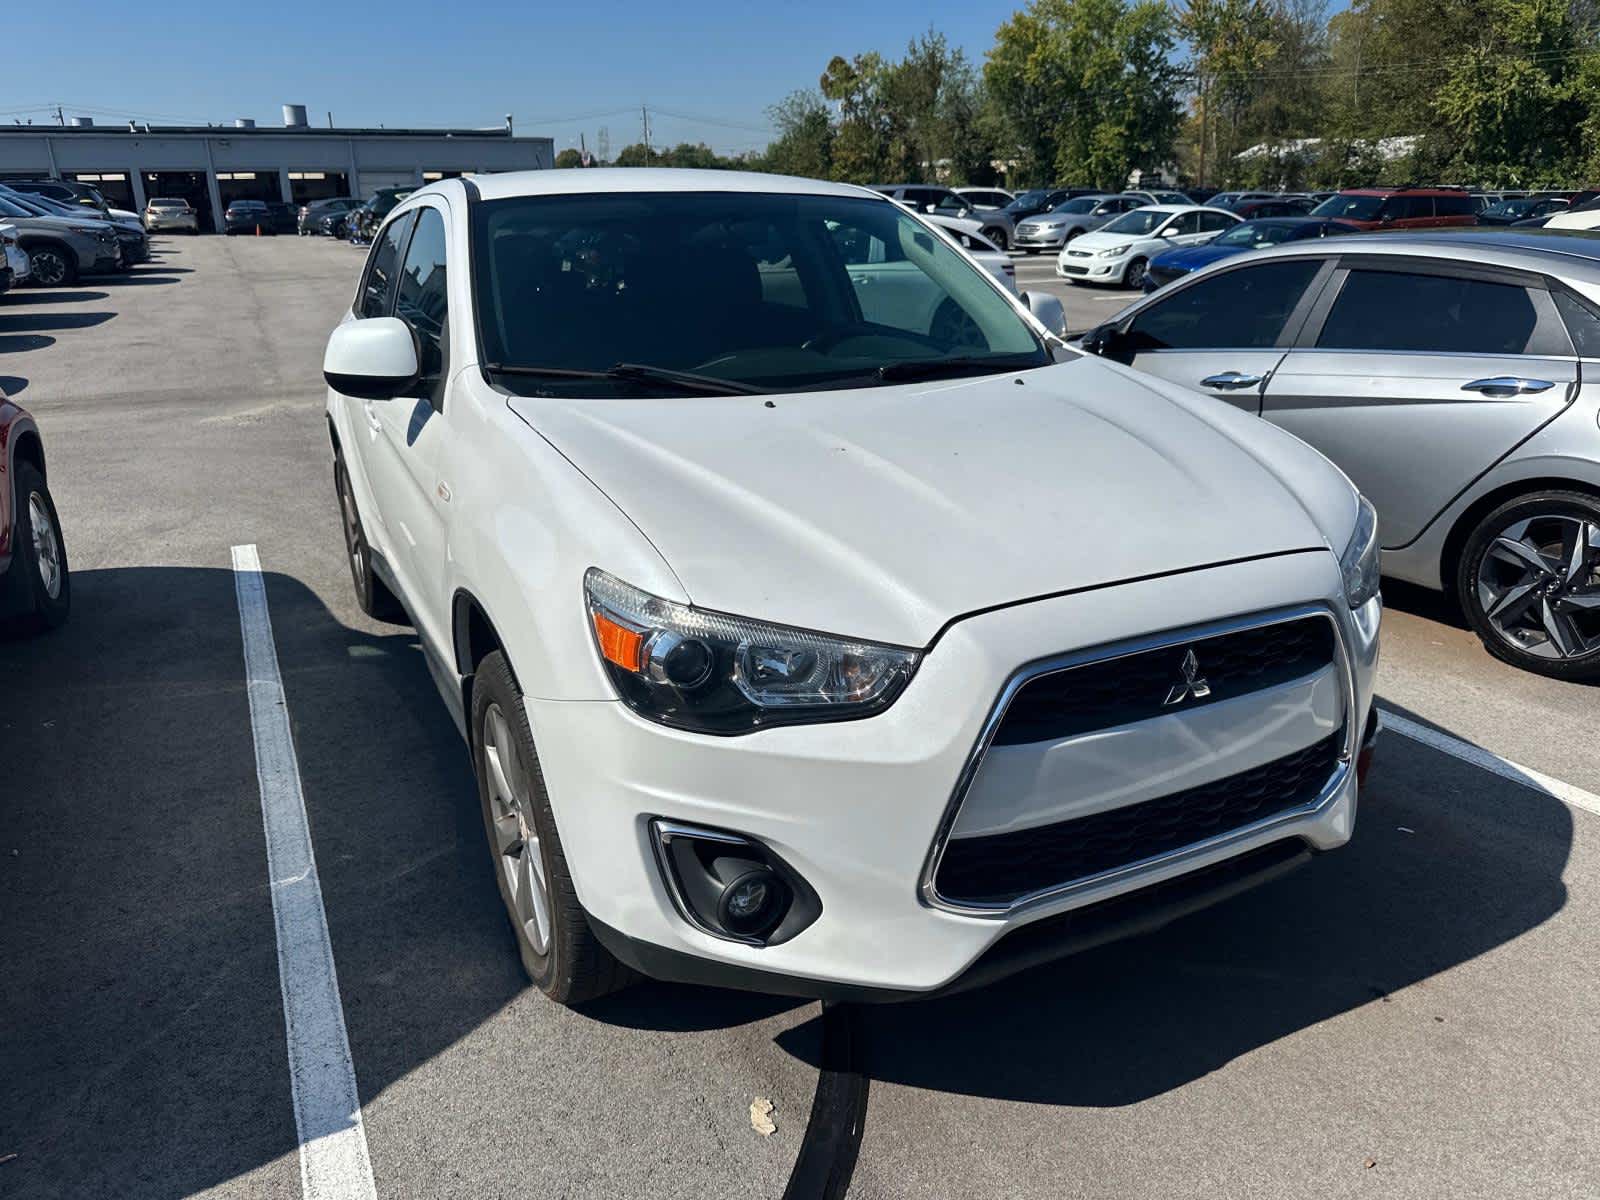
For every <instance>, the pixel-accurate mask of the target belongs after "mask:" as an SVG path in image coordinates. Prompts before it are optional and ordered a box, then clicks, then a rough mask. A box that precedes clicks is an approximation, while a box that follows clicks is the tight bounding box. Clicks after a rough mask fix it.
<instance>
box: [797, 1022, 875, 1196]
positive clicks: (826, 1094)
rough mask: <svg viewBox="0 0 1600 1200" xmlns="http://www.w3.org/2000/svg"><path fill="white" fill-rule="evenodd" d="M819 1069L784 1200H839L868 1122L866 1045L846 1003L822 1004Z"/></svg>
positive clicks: (851, 1172) (847, 1183)
mask: <svg viewBox="0 0 1600 1200" xmlns="http://www.w3.org/2000/svg"><path fill="white" fill-rule="evenodd" d="M821 1066H822V1069H821V1071H820V1072H819V1073H818V1075H817V1094H816V1096H815V1098H814V1099H813V1100H812V1101H811V1117H810V1119H809V1120H808V1121H807V1122H806V1133H805V1138H804V1140H803V1141H802V1142H801V1143H800V1154H799V1156H798V1157H797V1158H796V1159H795V1163H794V1171H793V1172H792V1173H791V1174H790V1176H789V1186H788V1187H786V1188H784V1190H783V1200H842V1197H843V1196H844V1194H845V1192H846V1191H847V1190H848V1189H849V1187H850V1177H851V1176H852V1175H854V1174H855V1169H856V1156H857V1155H858V1154H859V1153H860V1151H861V1134H862V1132H863V1130H864V1129H865V1128H866V1123H867V1070H866V1047H865V1045H864V1039H863V1037H862V1031H861V1018H860V1013H859V1011H858V1010H857V1009H856V1007H855V1006H854V1005H851V1004H824V1005H823V1006H822V1063H821Z"/></svg>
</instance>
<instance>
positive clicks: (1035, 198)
mask: <svg viewBox="0 0 1600 1200" xmlns="http://www.w3.org/2000/svg"><path fill="white" fill-rule="evenodd" d="M1049 197H1050V193H1049V192H1046V191H1032V192H1022V193H1021V194H1019V195H1018V196H1017V198H1016V199H1015V200H1013V201H1012V202H1011V203H1010V204H1008V205H1006V207H1007V208H1038V207H1039V205H1041V204H1043V203H1044V202H1045V201H1046V200H1047V199H1049Z"/></svg>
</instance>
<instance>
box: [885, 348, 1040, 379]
mask: <svg viewBox="0 0 1600 1200" xmlns="http://www.w3.org/2000/svg"><path fill="white" fill-rule="evenodd" d="M1041 365H1043V364H1041V363H1040V362H1039V358H1038V355H1035V354H985V355H975V354H957V355H953V356H952V357H950V358H926V359H916V360H912V361H907V362H892V363H885V364H884V365H883V366H881V367H879V368H878V378H879V379H882V380H885V381H895V380H908V379H936V378H938V377H939V376H940V375H960V374H963V373H964V372H967V371H971V370H973V369H974V368H988V369H990V370H993V371H1015V370H1020V369H1023V368H1027V367H1037V366H1041Z"/></svg>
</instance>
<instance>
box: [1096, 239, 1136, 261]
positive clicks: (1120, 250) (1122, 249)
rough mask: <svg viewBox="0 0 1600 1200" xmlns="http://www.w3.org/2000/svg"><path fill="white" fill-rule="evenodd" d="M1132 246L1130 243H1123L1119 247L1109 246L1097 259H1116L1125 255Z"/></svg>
mask: <svg viewBox="0 0 1600 1200" xmlns="http://www.w3.org/2000/svg"><path fill="white" fill-rule="evenodd" d="M1132 245H1133V243H1132V242H1123V243H1122V245H1120V246H1111V247H1109V248H1108V249H1105V250H1102V251H1100V254H1099V257H1101V258H1116V257H1117V256H1118V255H1119V254H1126V253H1127V252H1128V250H1129V248H1130V247H1131V246H1132Z"/></svg>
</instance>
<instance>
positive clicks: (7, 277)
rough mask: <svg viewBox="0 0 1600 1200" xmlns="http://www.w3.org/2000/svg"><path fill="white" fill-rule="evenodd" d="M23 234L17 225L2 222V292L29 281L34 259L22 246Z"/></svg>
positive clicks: (0, 225) (0, 238)
mask: <svg viewBox="0 0 1600 1200" xmlns="http://www.w3.org/2000/svg"><path fill="white" fill-rule="evenodd" d="M21 238H22V235H21V233H20V232H19V231H18V230H17V227H16V226H15V225H10V224H5V223H0V251H3V252H4V253H0V292H4V291H8V290H10V289H11V288H14V287H20V286H21V285H22V284H24V283H26V282H27V281H28V274H29V272H30V271H32V269H33V268H32V265H31V263H32V260H31V259H29V258H28V252H27V251H26V250H24V249H23V248H22V241H21Z"/></svg>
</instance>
